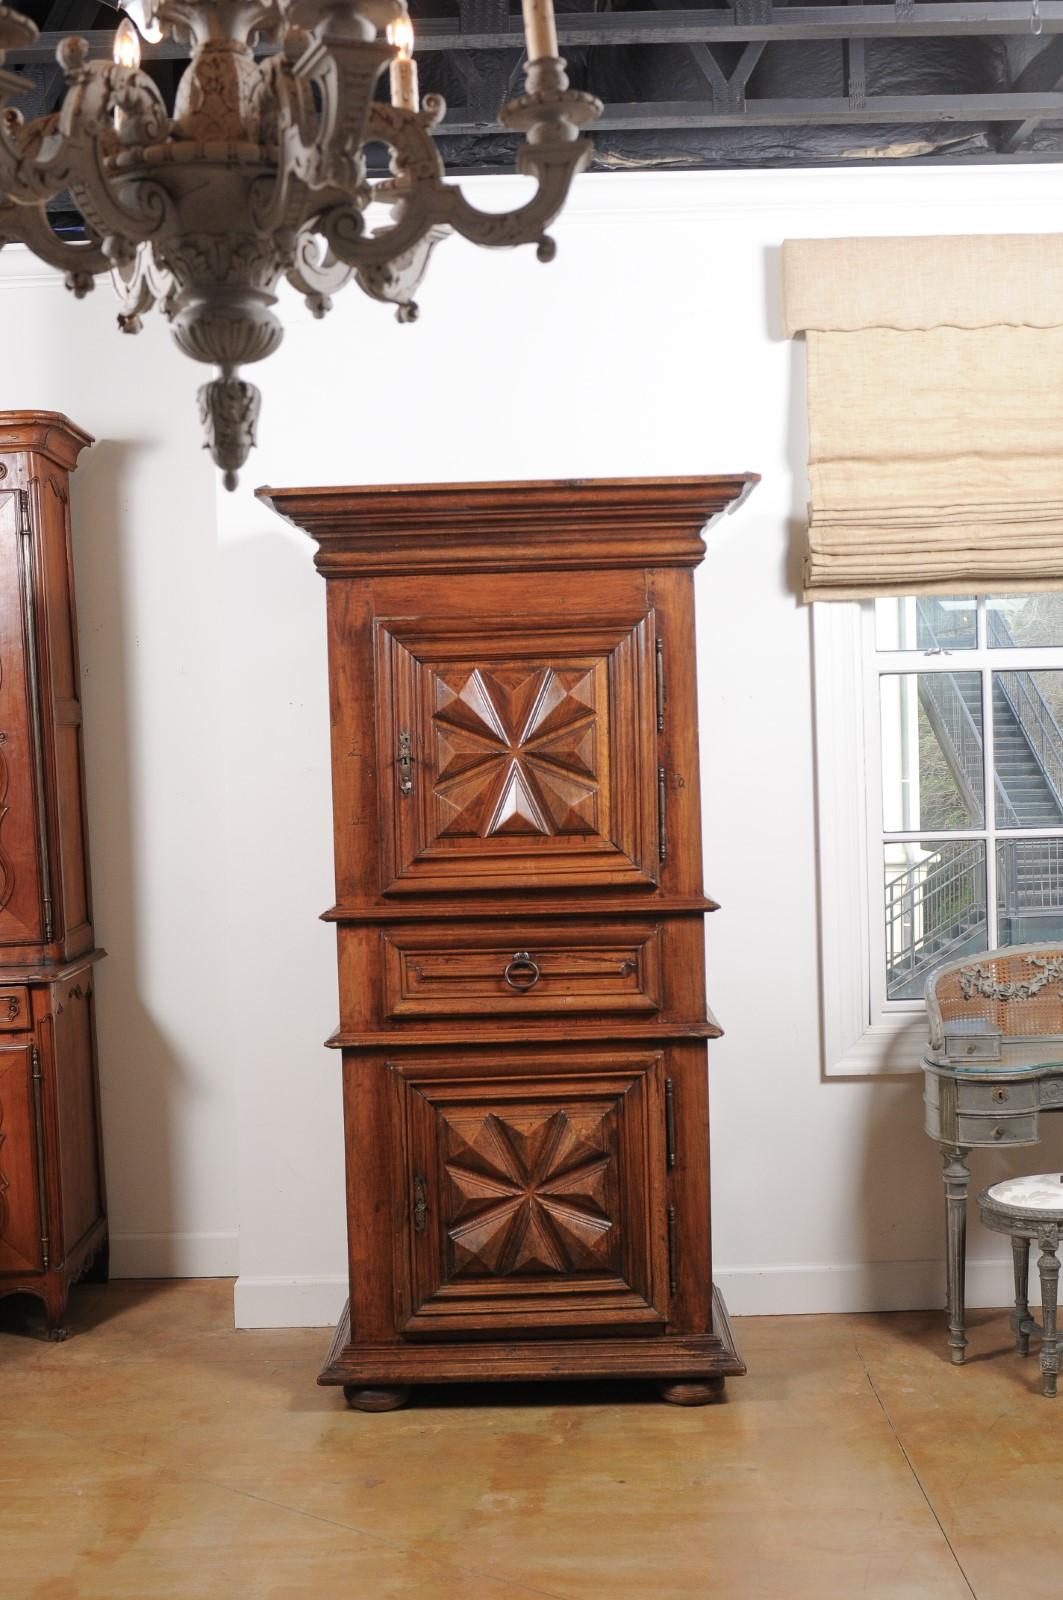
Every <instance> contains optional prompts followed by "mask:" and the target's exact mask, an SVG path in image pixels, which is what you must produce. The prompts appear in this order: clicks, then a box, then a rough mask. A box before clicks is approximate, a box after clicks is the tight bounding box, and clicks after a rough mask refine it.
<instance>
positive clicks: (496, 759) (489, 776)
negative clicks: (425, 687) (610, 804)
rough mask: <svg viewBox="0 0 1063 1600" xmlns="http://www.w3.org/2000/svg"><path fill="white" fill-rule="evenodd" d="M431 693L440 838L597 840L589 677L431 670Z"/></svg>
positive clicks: (572, 672) (553, 671)
mask: <svg viewBox="0 0 1063 1600" xmlns="http://www.w3.org/2000/svg"><path fill="white" fill-rule="evenodd" d="M433 694H434V702H435V703H434V710H433V717H432V721H433V730H434V736H435V742H436V782H435V796H436V802H437V807H438V812H439V832H440V834H441V835H442V836H443V837H448V836H449V837H455V836H457V837H462V836H465V837H469V836H474V837H480V838H491V837H493V836H496V835H507V834H540V835H545V836H550V835H552V834H592V833H596V832H597V831H598V829H599V819H598V777H597V773H596V771H595V765H596V756H595V747H596V728H595V724H596V720H597V708H596V704H595V678H594V674H593V672H590V671H587V670H586V669H581V668H578V667H577V668H573V669H563V668H559V667H528V666H526V665H518V666H515V667H506V666H504V665H500V666H496V667H493V668H491V669H490V670H488V669H486V668H480V667H477V668H473V669H472V670H470V669H468V668H467V667H464V666H458V667H455V668H445V667H444V668H436V669H434V671H433Z"/></svg>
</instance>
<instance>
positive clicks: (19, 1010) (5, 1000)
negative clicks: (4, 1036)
mask: <svg viewBox="0 0 1063 1600" xmlns="http://www.w3.org/2000/svg"><path fill="white" fill-rule="evenodd" d="M31 1026H32V1017H31V1014H30V992H29V990H28V989H23V988H20V987H16V988H9V989H0V1028H2V1029H3V1031H4V1032H5V1033H22V1032H25V1030H26V1029H28V1028H29V1027H31Z"/></svg>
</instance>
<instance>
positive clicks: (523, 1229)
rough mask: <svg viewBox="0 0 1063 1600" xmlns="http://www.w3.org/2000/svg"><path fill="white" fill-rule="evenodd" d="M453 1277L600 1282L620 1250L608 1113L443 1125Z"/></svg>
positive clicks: (536, 1114)
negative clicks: (578, 1277)
mask: <svg viewBox="0 0 1063 1600" xmlns="http://www.w3.org/2000/svg"><path fill="white" fill-rule="evenodd" d="M445 1123H446V1129H447V1147H448V1149H447V1157H446V1160H445V1162H444V1165H445V1168H446V1171H447V1174H448V1176H449V1178H450V1182H451V1186H452V1187H451V1206H450V1209H449V1215H448V1217H447V1234H448V1237H449V1240H450V1244H451V1252H452V1263H453V1275H454V1276H455V1277H459V1276H460V1277H467V1276H472V1277H485V1276H486V1277H492V1278H504V1277H508V1276H511V1275H535V1276H539V1275H543V1274H552V1273H572V1272H602V1271H604V1270H607V1269H609V1268H610V1267H613V1266H615V1262H614V1260H613V1256H614V1254H615V1249H616V1245H617V1243H618V1241H617V1238H616V1232H615V1229H614V1227H613V1221H612V1219H611V1218H610V1216H609V1215H608V1212H607V1210H606V1205H607V1203H608V1183H609V1177H610V1168H611V1167H612V1166H613V1163H614V1160H615V1145H614V1139H613V1130H614V1126H615V1123H614V1116H613V1114H612V1113H611V1112H610V1111H609V1110H601V1109H599V1108H597V1107H588V1108H587V1109H586V1110H582V1109H581V1110H574V1111H572V1112H568V1111H561V1110H558V1111H553V1112H550V1111H543V1110H537V1111H536V1110H529V1111H522V1110H514V1111H511V1112H510V1111H507V1112H504V1113H500V1112H493V1111H492V1112H473V1113H470V1114H468V1115H465V1116H461V1115H456V1114H454V1113H450V1114H449V1115H447V1116H446V1117H445Z"/></svg>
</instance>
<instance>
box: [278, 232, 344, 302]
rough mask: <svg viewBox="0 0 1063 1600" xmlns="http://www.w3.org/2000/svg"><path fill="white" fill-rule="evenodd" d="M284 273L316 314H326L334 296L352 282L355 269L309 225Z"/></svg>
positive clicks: (298, 240)
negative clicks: (339, 256)
mask: <svg viewBox="0 0 1063 1600" xmlns="http://www.w3.org/2000/svg"><path fill="white" fill-rule="evenodd" d="M285 276H286V277H287V280H288V282H289V283H290V284H291V286H292V288H293V289H297V290H298V291H299V293H300V294H301V295H303V297H304V298H305V300H306V303H307V305H308V306H309V308H310V310H311V311H312V312H313V314H314V316H315V317H323V316H324V315H325V312H326V311H329V310H331V308H332V296H333V295H334V294H336V293H337V292H338V291H339V290H340V289H342V288H344V286H345V285H346V284H348V283H350V281H351V278H352V277H353V276H354V269H353V268H351V267H349V266H348V265H347V263H346V262H345V261H339V260H337V258H336V257H335V256H334V255H333V253H332V251H331V250H330V249H329V248H328V246H327V245H326V244H324V241H322V240H319V239H318V238H317V236H316V234H315V233H314V231H313V228H307V229H305V230H304V231H303V232H302V233H301V234H300V235H299V237H298V239H297V241H296V245H295V255H294V260H293V262H292V265H291V266H290V267H289V269H288V271H287V273H286V274H285Z"/></svg>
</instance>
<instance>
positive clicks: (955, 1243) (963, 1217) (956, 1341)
mask: <svg viewBox="0 0 1063 1600" xmlns="http://www.w3.org/2000/svg"><path fill="white" fill-rule="evenodd" d="M969 1154H970V1150H969V1149H968V1148H967V1147H965V1146H963V1145H952V1146H951V1147H950V1148H948V1149H947V1150H943V1151H942V1159H943V1161H944V1163H945V1170H944V1173H943V1177H944V1181H945V1258H946V1264H947V1280H948V1320H949V1349H950V1350H951V1352H952V1360H953V1362H954V1363H955V1364H956V1365H957V1366H959V1365H961V1364H962V1362H963V1359H964V1351H965V1350H966V1348H967V1316H966V1309H965V1305H964V1279H965V1276H966V1267H967V1190H968V1188H969V1186H970V1182H971V1169H970V1167H969V1166H968V1165H967V1157H968V1155H969Z"/></svg>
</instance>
